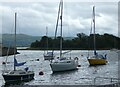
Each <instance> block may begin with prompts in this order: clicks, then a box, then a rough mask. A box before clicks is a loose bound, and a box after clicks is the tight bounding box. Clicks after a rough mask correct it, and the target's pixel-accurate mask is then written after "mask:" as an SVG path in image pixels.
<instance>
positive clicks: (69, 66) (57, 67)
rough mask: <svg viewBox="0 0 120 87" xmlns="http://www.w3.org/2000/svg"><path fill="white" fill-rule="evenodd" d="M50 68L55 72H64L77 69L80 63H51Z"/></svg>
mask: <svg viewBox="0 0 120 87" xmlns="http://www.w3.org/2000/svg"><path fill="white" fill-rule="evenodd" d="M50 66H51V69H52V71H53V72H63V71H70V70H75V69H77V66H78V63H75V62H72V63H51V64H50Z"/></svg>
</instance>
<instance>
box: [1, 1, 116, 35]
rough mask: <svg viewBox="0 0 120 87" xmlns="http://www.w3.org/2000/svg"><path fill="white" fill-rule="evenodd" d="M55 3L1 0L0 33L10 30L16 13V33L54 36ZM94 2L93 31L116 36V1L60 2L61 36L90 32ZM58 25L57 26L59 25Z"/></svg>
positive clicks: (56, 8) (12, 30)
mask: <svg viewBox="0 0 120 87" xmlns="http://www.w3.org/2000/svg"><path fill="white" fill-rule="evenodd" d="M58 5H59V2H3V3H2V4H0V16H1V17H0V20H2V21H1V22H2V23H1V24H0V26H1V27H2V33H13V32H14V14H15V12H17V33H23V34H28V35H34V36H43V35H45V34H46V26H47V27H48V36H54V31H55V25H56V19H57V15H58V14H57V12H58ZM93 5H95V13H96V33H99V34H104V33H110V34H114V35H116V36H117V35H118V3H117V2H94V3H93V2H77V1H75V2H64V9H63V11H64V12H63V36H76V34H77V33H85V34H87V35H89V34H90V28H91V20H92V6H93ZM59 28H60V26H59Z"/></svg>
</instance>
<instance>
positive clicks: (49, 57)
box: [44, 55, 54, 60]
mask: <svg viewBox="0 0 120 87" xmlns="http://www.w3.org/2000/svg"><path fill="white" fill-rule="evenodd" d="M53 59H54V56H46V55H44V60H53Z"/></svg>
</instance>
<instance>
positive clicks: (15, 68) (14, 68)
mask: <svg viewBox="0 0 120 87" xmlns="http://www.w3.org/2000/svg"><path fill="white" fill-rule="evenodd" d="M16 17H17V13H15V37H14V71H15V70H16V67H15V58H16V56H15V54H16Z"/></svg>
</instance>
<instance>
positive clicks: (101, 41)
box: [30, 33, 120, 50]
mask: <svg viewBox="0 0 120 87" xmlns="http://www.w3.org/2000/svg"><path fill="white" fill-rule="evenodd" d="M95 36H96V49H101V50H105V49H111V48H117V49H120V45H119V44H120V38H119V37H116V36H114V35H112V34H107V33H105V34H103V35H100V34H95ZM60 38H61V37H60V36H58V37H57V38H56V39H53V38H51V37H47V36H43V37H42V38H41V39H40V40H36V41H35V42H33V43H31V46H30V48H31V49H33V48H35V49H42V50H46V49H49V50H52V49H54V50H55V49H56V50H58V49H59V48H60ZM93 38H94V35H93V34H90V35H89V36H88V35H86V34H84V33H78V34H77V37H75V38H73V39H71V40H68V39H67V40H64V38H63V37H62V47H63V49H65V50H74V49H76V50H79V49H84V50H88V49H89V50H93V47H94V44H93ZM47 41H48V44H47ZM47 47H48V48H47Z"/></svg>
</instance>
